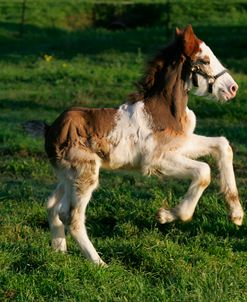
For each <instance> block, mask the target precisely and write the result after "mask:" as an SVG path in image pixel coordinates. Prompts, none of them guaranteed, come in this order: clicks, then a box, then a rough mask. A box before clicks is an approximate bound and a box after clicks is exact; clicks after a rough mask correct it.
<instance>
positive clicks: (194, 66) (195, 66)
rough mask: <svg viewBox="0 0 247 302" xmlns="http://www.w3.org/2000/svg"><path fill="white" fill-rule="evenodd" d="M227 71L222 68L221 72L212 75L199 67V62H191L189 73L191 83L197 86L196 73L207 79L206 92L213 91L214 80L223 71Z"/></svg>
mask: <svg viewBox="0 0 247 302" xmlns="http://www.w3.org/2000/svg"><path fill="white" fill-rule="evenodd" d="M226 72H227V69H224V70H222V71H221V72H219V73H217V74H216V75H215V76H212V75H210V74H208V73H207V72H205V71H204V70H202V69H201V66H200V65H199V64H191V73H192V83H193V86H195V87H199V85H198V74H200V75H201V76H203V77H204V78H205V79H207V81H208V92H209V93H212V92H213V85H214V83H215V81H216V80H217V79H218V78H219V77H220V76H222V75H223V74H224V73H226Z"/></svg>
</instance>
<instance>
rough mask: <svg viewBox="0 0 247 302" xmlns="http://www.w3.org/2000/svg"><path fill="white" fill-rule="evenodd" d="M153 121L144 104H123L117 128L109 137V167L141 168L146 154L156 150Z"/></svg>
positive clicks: (119, 112)
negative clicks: (152, 127)
mask: <svg viewBox="0 0 247 302" xmlns="http://www.w3.org/2000/svg"><path fill="white" fill-rule="evenodd" d="M152 134H153V131H152V129H151V121H150V120H149V116H148V114H147V113H146V112H145V109H144V103H143V102H137V103H135V104H127V103H126V104H123V105H122V106H120V107H119V109H118V113H117V116H116V126H115V127H114V129H113V130H112V131H111V133H110V134H109V135H108V140H109V142H110V144H111V152H110V162H109V167H110V168H112V169H116V168H120V167H125V166H128V167H132V168H135V167H137V166H141V161H142V159H143V158H145V154H150V153H151V152H152V150H153V148H154V141H153V138H152Z"/></svg>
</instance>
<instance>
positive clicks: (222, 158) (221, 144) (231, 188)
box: [182, 134, 244, 225]
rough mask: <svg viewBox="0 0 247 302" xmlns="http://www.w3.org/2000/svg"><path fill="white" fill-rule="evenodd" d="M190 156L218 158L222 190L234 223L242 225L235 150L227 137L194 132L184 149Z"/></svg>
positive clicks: (242, 214) (184, 152) (242, 213)
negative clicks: (235, 172) (235, 171)
mask: <svg viewBox="0 0 247 302" xmlns="http://www.w3.org/2000/svg"><path fill="white" fill-rule="evenodd" d="M182 152H183V154H185V155H186V156H189V157H194V158H196V157H199V156H203V155H212V156H214V158H215V159H216V160H217V163H218V167H219V172H220V184H221V191H222V192H223V194H224V195H225V199H226V202H227V205H228V208H229V216H230V219H231V220H232V222H233V223H235V224H236V225H241V224H242V222H243V216H244V212H243V209H242V206H241V204H240V202H239V196H238V190H237V186H236V181H235V175H234V170H233V152H232V148H231V147H230V145H229V143H228V141H227V139H226V138H225V137H206V136H200V135H195V134H193V135H192V136H191V139H190V140H189V141H188V144H187V145H185V147H184V149H183V151H182Z"/></svg>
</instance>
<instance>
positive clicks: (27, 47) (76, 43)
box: [0, 22, 247, 72]
mask: <svg viewBox="0 0 247 302" xmlns="http://www.w3.org/2000/svg"><path fill="white" fill-rule="evenodd" d="M0 27H1V32H0V42H1V49H0V54H1V56H2V59H3V60H6V57H7V58H8V59H9V60H10V61H13V62H14V61H15V62H16V63H18V61H19V60H20V57H21V56H29V55H37V54H40V53H51V54H54V55H56V56H61V57H64V58H67V59H69V58H72V57H73V56H76V55H77V54H84V55H95V54H99V53H101V52H107V51H110V50H114V51H118V52H134V53H136V52H137V50H138V49H141V50H142V51H143V52H144V53H147V54H149V53H151V52H153V51H154V50H156V49H157V48H159V47H160V46H162V45H163V44H164V43H166V41H167V40H169V39H170V37H172V33H170V34H169V37H168V39H167V37H166V30H165V28H162V27H145V28H139V29H130V30H126V31H114V32H112V31H109V30H106V29H95V28H91V29H84V30H78V31H66V30H62V29H59V28H49V27H48V28H41V27H38V26H35V25H28V24H27V25H26V26H25V35H24V37H23V38H20V37H19V36H18V34H17V33H18V30H19V24H15V23H8V22H1V23H0ZM194 30H195V32H196V33H197V35H198V36H199V37H200V38H201V39H203V40H205V41H206V43H207V44H208V45H209V46H211V47H212V49H213V51H214V52H215V53H216V55H217V56H219V57H220V58H224V59H227V58H236V59H238V60H239V59H241V58H245V56H246V54H245V49H246V47H247V43H246V39H245V37H246V35H247V27H244V26H242V27H239V26H228V27H214V26H211V27H208V26H207V27H206V26H205V27H195V28H194ZM226 49H229V51H225V50H226ZM232 67H236V68H241V70H242V71H244V72H246V71H247V66H242V65H241V66H240V65H239V64H237V65H236V66H232Z"/></svg>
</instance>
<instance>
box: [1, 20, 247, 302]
mask: <svg viewBox="0 0 247 302" xmlns="http://www.w3.org/2000/svg"><path fill="white" fill-rule="evenodd" d="M15 26H16V25H15V24H12V26H10V24H8V26H7V25H6V26H2V27H1V29H0V40H1V48H0V55H1V57H0V70H1V73H0V129H1V132H0V154H1V161H0V173H1V174H0V180H1V182H0V213H1V214H0V215H1V216H0V228H1V232H0V244H1V248H0V267H1V270H0V301H23V302H24V301H25V302H26V301H121V302H122V301H172V302H174V301H205V302H207V301H221V302H222V301H231V302H232V301H234V302H239V301H241V302H242V301H247V285H246V275H247V267H246V263H247V244H246V235H247V224H246V219H245V221H244V225H243V226H242V227H240V228H237V227H235V226H234V225H232V224H231V223H230V222H229V221H228V220H227V215H226V210H225V206H224V202H223V198H222V196H221V195H219V194H218V184H217V171H216V165H215V162H214V161H213V160H212V159H211V158H206V159H205V160H207V161H208V162H209V163H210V165H211V167H212V169H213V181H212V184H211V185H210V187H209V188H208V189H207V190H206V192H205V193H204V195H203V197H202V198H201V200H200V202H199V205H198V207H197V210H196V213H195V216H194V218H193V220H192V221H191V222H189V223H186V224H182V223H172V224H169V225H165V226H160V225H158V224H157V223H156V221H155V213H156V211H157V209H158V208H159V207H160V206H162V205H163V204H166V205H169V206H173V205H174V204H176V203H177V202H178V200H179V198H180V197H181V196H182V195H183V194H184V193H185V191H186V189H187V188H188V183H186V182H181V181H172V180H169V179H168V180H165V181H161V180H159V179H156V178H153V177H151V178H144V177H142V176H141V175H139V174H135V173H126V172H123V173H117V172H114V173H111V172H107V171H102V173H101V176H100V187H99V189H98V190H97V191H96V192H95V194H94V195H93V198H92V201H91V203H90V205H89V208H88V211H87V228H88V232H89V234H90V238H91V239H92V241H93V243H94V244H95V246H96V248H97V250H98V251H99V252H100V253H101V254H102V258H103V259H104V260H105V261H106V262H107V263H108V264H109V267H108V268H107V269H103V268H98V267H95V266H94V265H92V264H91V263H89V262H88V261H87V260H85V259H84V257H83V256H82V255H81V253H80V251H79V249H78V247H77V246H76V244H75V243H74V242H73V241H72V240H71V238H70V237H68V244H69V252H68V253H67V254H59V253H55V252H53V251H52V250H51V248H50V246H49V240H50V235H49V229H48V224H47V217H46V210H45V200H46V199H47V197H48V195H49V193H50V192H51V190H52V189H53V188H54V182H55V178H54V176H53V172H52V169H51V167H50V165H49V163H48V161H47V160H46V157H45V154H44V151H43V141H42V140H41V139H40V140H37V139H33V138H31V137H27V136H26V134H25V133H24V132H23V131H22V128H21V123H22V122H25V121H27V120H30V119H44V120H46V121H47V122H51V121H53V119H54V118H55V117H56V116H57V115H58V114H59V113H60V112H61V111H62V110H64V109H65V108H66V107H69V106H72V105H79V106H89V107H96V106H97V107H105V106H106V107H108V106H117V105H119V104H121V103H122V102H123V101H124V99H125V97H126V96H127V94H128V93H130V92H131V91H132V90H133V85H132V82H134V81H137V80H138V79H139V77H140V75H141V73H142V68H143V66H144V62H145V61H146V59H147V58H148V57H149V56H150V55H151V54H152V53H153V52H155V49H157V48H158V47H159V46H160V45H161V44H163V43H164V42H165V41H166V40H167V36H166V34H165V31H164V29H163V28H159V27H154V28H137V29H133V30H127V31H125V32H109V31H107V30H104V29H85V30H83V31H77V32H75V31H71V32H69V31H66V30H62V29H52V30H50V29H49V28H45V27H36V26H30V27H28V29H27V32H26V33H25V35H24V37H23V38H22V39H20V38H19V37H18V36H16V35H15V30H16V27H15ZM196 33H197V34H198V36H199V37H200V38H201V39H203V40H205V41H206V42H208V44H209V45H210V46H211V47H212V49H213V50H214V52H215V53H216V55H217V56H218V57H220V58H221V59H222V61H223V63H224V65H226V66H227V67H228V68H230V69H231V71H232V74H233V76H234V78H235V79H236V80H237V82H238V84H239V86H240V88H239V93H238V96H237V98H236V99H235V100H234V101H233V102H232V103H230V104H218V103H215V102H212V101H207V100H205V99H201V98H195V97H193V96H191V97H190V107H191V108H192V109H193V110H194V111H195V112H196V115H197V118H198V126H197V130H196V132H197V133H201V134H204V135H214V136H218V135H225V136H226V137H227V138H228V139H229V140H230V142H231V144H232V146H233V148H234V154H235V159H234V164H235V171H236V179H237V183H238V187H239V191H240V195H241V199H242V203H243V205H244V207H246V202H245V201H246V197H247V189H246V180H247V173H246V154H247V146H246V141H247V131H246V130H247V118H246V117H247V104H246V99H247V76H246V58H245V49H246V42H245V38H244V37H245V36H246V27H231V26H229V27H197V28H196ZM45 55H48V56H50V57H49V58H50V59H48V57H47V56H45Z"/></svg>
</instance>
